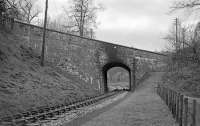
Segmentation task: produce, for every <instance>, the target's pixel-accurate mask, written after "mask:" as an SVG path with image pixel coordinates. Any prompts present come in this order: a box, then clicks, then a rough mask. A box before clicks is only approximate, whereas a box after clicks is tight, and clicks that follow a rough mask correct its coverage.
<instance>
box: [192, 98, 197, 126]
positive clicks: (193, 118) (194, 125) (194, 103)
mask: <svg viewBox="0 0 200 126" xmlns="http://www.w3.org/2000/svg"><path fill="white" fill-rule="evenodd" d="M192 103H193V106H192V108H193V110H192V125H191V126H196V106H197V101H196V100H195V99H194V100H193V102H192Z"/></svg>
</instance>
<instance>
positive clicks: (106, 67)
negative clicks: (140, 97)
mask: <svg viewBox="0 0 200 126" xmlns="http://www.w3.org/2000/svg"><path fill="white" fill-rule="evenodd" d="M113 67H121V68H123V69H125V70H126V71H128V74H129V90H131V68H129V66H128V65H126V64H124V63H121V62H109V63H107V64H105V65H104V66H103V68H102V73H103V80H104V87H103V88H104V92H105V93H106V92H108V91H109V90H108V78H107V72H108V71H109V70H110V69H112V68H113Z"/></svg>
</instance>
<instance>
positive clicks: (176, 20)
mask: <svg viewBox="0 0 200 126" xmlns="http://www.w3.org/2000/svg"><path fill="white" fill-rule="evenodd" d="M175 22H176V24H175V25H176V44H175V46H176V51H177V47H178V18H176V19H175Z"/></svg>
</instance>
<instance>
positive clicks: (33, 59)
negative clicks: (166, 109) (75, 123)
mask: <svg viewBox="0 0 200 126" xmlns="http://www.w3.org/2000/svg"><path fill="white" fill-rule="evenodd" d="M24 42H26V41H25V40H24V39H23V38H20V37H17V36H15V35H14V34H12V33H6V32H5V31H1V30H0V116H6V115H12V114H15V113H17V112H21V111H25V110H28V109H31V108H35V107H39V106H46V105H53V104H59V103H65V102H69V101H71V100H75V99H77V98H82V97H86V96H91V95H94V94H96V93H99V92H98V91H97V90H95V89H92V87H91V86H90V85H89V84H86V83H85V82H83V81H81V80H80V79H78V78H77V77H76V76H72V75H71V74H70V73H67V72H65V71H62V70H61V69H58V68H56V67H54V66H53V65H52V64H51V63H46V65H45V67H41V66H40V57H39V56H38V55H37V54H36V53H35V52H34V50H32V49H31V48H29V47H25V46H23V45H24V44H23V43H24Z"/></svg>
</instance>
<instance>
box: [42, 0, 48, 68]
mask: <svg viewBox="0 0 200 126" xmlns="http://www.w3.org/2000/svg"><path fill="white" fill-rule="evenodd" d="M47 11H48V0H46V5H45V15H44V27H43V38H42V53H41V66H44V53H45V37H46V24H47Z"/></svg>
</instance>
